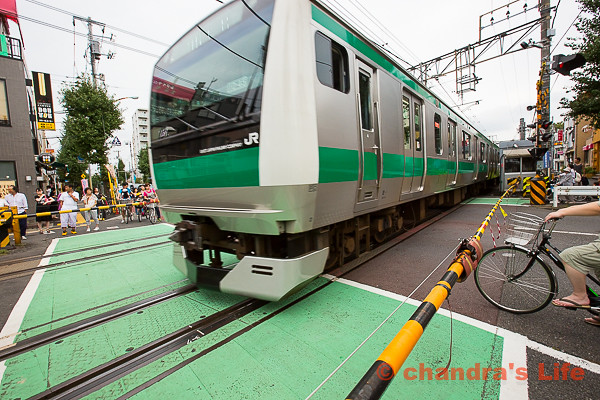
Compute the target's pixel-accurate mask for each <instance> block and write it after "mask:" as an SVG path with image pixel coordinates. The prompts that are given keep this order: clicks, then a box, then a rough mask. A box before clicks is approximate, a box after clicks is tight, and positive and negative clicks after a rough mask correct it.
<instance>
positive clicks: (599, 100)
mask: <svg viewBox="0 0 600 400" xmlns="http://www.w3.org/2000/svg"><path fill="white" fill-rule="evenodd" d="M577 1H578V2H579V4H580V6H581V9H582V14H581V15H582V16H581V17H580V18H579V19H578V21H577V23H576V24H575V26H576V27H577V30H578V31H579V32H580V33H581V34H582V36H583V37H582V38H581V39H579V40H575V39H571V41H570V42H569V43H568V44H567V46H569V47H570V48H572V49H573V50H574V51H575V52H578V53H582V54H583V55H584V57H585V59H586V60H587V63H586V64H585V66H584V67H583V69H582V70H579V71H573V72H572V73H571V75H572V79H573V82H574V86H573V88H572V89H571V90H570V91H569V92H571V93H573V94H574V99H573V100H568V99H562V100H561V104H562V106H563V107H565V108H567V109H568V112H567V114H568V115H569V116H571V117H573V118H578V117H585V118H589V119H590V121H591V123H592V124H593V125H594V126H595V127H596V128H600V0H577Z"/></svg>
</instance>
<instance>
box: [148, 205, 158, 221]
mask: <svg viewBox="0 0 600 400" xmlns="http://www.w3.org/2000/svg"><path fill="white" fill-rule="evenodd" d="M148 218H149V219H150V223H151V224H155V223H156V210H155V209H154V208H149V209H148Z"/></svg>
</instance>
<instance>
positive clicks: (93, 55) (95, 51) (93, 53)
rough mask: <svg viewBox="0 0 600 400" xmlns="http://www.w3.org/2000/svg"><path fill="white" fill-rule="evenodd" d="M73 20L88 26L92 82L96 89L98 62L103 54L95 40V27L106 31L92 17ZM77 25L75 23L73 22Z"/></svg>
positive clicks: (102, 25)
mask: <svg viewBox="0 0 600 400" xmlns="http://www.w3.org/2000/svg"><path fill="white" fill-rule="evenodd" d="M73 20H79V21H83V22H85V23H86V24H87V28H88V49H89V51H90V66H91V67H92V82H93V84H94V87H96V85H97V75H96V61H98V60H100V57H101V56H102V54H100V43H99V42H98V41H97V40H95V39H94V32H93V27H94V24H95V25H99V26H101V27H102V31H104V26H105V25H104V24H103V23H101V22H97V21H94V20H93V19H91V18H90V17H87V18H81V17H73ZM73 23H75V22H73Z"/></svg>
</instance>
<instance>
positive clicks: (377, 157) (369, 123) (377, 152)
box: [357, 60, 383, 203]
mask: <svg viewBox="0 0 600 400" xmlns="http://www.w3.org/2000/svg"><path fill="white" fill-rule="evenodd" d="M357 66H358V68H357V70H358V76H357V79H358V82H357V87H358V94H357V100H358V113H359V117H360V118H359V120H360V147H361V150H362V151H359V170H358V196H357V202H358V203H361V202H365V201H371V200H375V199H377V198H378V197H379V187H380V186H381V174H382V165H383V164H382V151H381V140H380V132H379V118H378V103H377V101H376V98H377V82H376V71H375V70H374V69H373V68H372V67H370V66H368V65H367V64H365V63H363V62H361V61H359V60H357Z"/></svg>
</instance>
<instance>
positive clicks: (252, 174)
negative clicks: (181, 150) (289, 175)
mask: <svg viewBox="0 0 600 400" xmlns="http://www.w3.org/2000/svg"><path fill="white" fill-rule="evenodd" d="M258 149H259V148H258V147H252V148H247V149H242V150H235V151H229V152H225V153H218V154H211V155H205V156H199V157H192V158H185V159H183V160H175V161H167V162H162V163H155V164H154V177H155V179H156V186H157V187H158V188H159V189H183V188H187V189H191V188H218V187H245V186H259V178H258Z"/></svg>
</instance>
